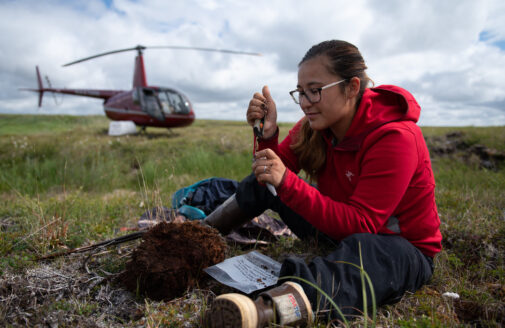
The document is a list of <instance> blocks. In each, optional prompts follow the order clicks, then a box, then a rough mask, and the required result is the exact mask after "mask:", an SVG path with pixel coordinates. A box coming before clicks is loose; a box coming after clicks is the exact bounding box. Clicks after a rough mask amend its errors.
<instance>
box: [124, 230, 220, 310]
mask: <svg viewBox="0 0 505 328" xmlns="http://www.w3.org/2000/svg"><path fill="white" fill-rule="evenodd" d="M142 239H143V240H142V242H141V244H140V245H139V246H138V247H137V248H136V249H135V250H134V251H133V253H132V256H131V259H130V260H129V261H128V262H127V263H126V270H125V271H124V272H123V273H122V274H121V275H120V276H119V280H120V283H122V284H124V285H125V286H126V288H127V289H129V290H130V291H132V292H134V293H140V294H141V295H145V296H148V297H149V298H150V299H152V300H157V301H159V300H171V299H174V298H176V297H180V296H182V295H183V294H184V292H186V291H187V289H188V288H191V287H194V286H196V284H197V283H198V281H199V280H200V279H201V278H202V277H203V276H205V273H204V271H203V269H205V268H206V267H208V266H211V265H214V264H217V263H219V262H222V261H223V260H224V258H225V251H226V243H225V241H224V239H223V238H222V237H221V236H220V235H219V233H218V232H217V230H215V229H212V228H209V227H206V226H203V225H202V224H200V223H198V222H194V221H190V222H183V223H168V222H161V223H159V224H157V225H156V226H154V227H153V228H151V229H150V230H149V231H148V232H146V233H145V234H144V236H143V237H142Z"/></svg>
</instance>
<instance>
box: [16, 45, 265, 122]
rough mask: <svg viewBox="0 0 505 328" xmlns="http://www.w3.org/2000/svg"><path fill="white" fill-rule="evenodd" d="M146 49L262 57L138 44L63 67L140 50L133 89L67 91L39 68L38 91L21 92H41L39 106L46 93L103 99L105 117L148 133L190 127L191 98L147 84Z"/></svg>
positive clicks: (218, 50)
mask: <svg viewBox="0 0 505 328" xmlns="http://www.w3.org/2000/svg"><path fill="white" fill-rule="evenodd" d="M147 48H150V49H151V48H158V49H162V48H164V49H177V50H197V51H210V52H223V53H228V54H238V55H252V56H261V54H259V53H253V52H244V51H234V50H226V49H213V48H200V47H184V46H150V47H145V46H142V45H137V46H136V47H133V48H126V49H119V50H112V51H108V52H104V53H101V54H98V55H94V56H90V57H86V58H83V59H79V60H76V61H73V62H70V63H67V64H65V65H63V66H64V67H66V66H70V65H74V64H77V63H81V62H83V61H87V60H90V59H94V58H97V57H101V56H106V55H111V54H117V53H120V52H126V51H137V56H136V57H135V62H134V73H133V86H132V89H131V90H98V89H66V88H53V87H51V86H50V87H48V88H47V87H44V85H43V83H42V79H41V77H40V71H39V67H38V66H36V67H35V72H36V75H37V83H38V89H27V88H24V89H21V90H27V91H34V92H38V94H39V102H38V105H39V107H41V106H42V97H43V95H44V92H52V93H60V94H68V95H75V96H83V97H92V98H99V99H103V109H104V111H105V115H106V116H107V117H108V118H109V119H111V120H113V121H133V122H134V123H135V125H136V126H140V127H141V129H142V130H144V131H145V129H146V127H148V126H149V127H159V128H173V127H184V126H188V125H190V124H191V123H193V121H194V120H195V112H194V110H193V106H192V104H191V102H190V100H189V98H188V97H187V96H186V95H184V94H183V93H182V92H180V91H177V90H176V89H174V88H168V87H158V86H150V85H148V84H147V78H146V72H145V69H144V58H143V51H144V50H145V49H147Z"/></svg>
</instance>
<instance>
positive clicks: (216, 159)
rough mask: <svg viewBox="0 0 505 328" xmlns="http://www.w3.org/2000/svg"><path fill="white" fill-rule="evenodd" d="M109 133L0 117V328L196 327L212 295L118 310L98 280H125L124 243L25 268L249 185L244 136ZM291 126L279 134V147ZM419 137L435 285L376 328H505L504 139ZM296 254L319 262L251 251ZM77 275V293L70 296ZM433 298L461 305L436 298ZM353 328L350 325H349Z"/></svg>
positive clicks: (80, 123) (80, 124)
mask: <svg viewBox="0 0 505 328" xmlns="http://www.w3.org/2000/svg"><path fill="white" fill-rule="evenodd" d="M108 122H109V121H108V120H107V119H106V118H105V117H101V116H91V117H73V116H45V115H44V116H42V115H41V116H32V115H26V116H25V115H0V228H1V230H0V231H1V235H2V238H1V239H0V274H1V278H0V325H1V326H35V325H37V324H40V325H42V326H44V325H45V326H49V325H51V324H52V323H57V324H58V326H59V327H74V326H84V327H88V326H89V327H95V326H97V325H96V323H97V322H99V323H100V325H101V326H107V327H125V326H127V327H137V326H148V327H158V326H159V327H187V325H185V324H184V322H186V323H189V326H197V325H198V322H199V321H198V320H199V315H200V313H201V312H202V311H203V308H204V307H205V300H206V295H208V294H209V293H212V292H213V291H208V290H202V289H198V290H191V291H188V293H187V294H186V295H185V296H183V297H181V298H180V299H177V300H173V301H170V302H153V301H151V300H149V299H143V298H141V297H139V295H132V296H130V297H129V298H125V299H121V300H118V296H117V295H119V292H115V290H116V289H114V288H118V287H115V286H114V284H111V283H110V281H109V280H108V279H107V277H108V275H113V274H115V273H117V272H119V271H121V270H122V269H123V267H124V263H125V261H126V260H127V254H128V253H127V251H128V247H129V248H130V249H131V248H132V247H134V246H135V243H130V244H129V245H126V246H125V248H124V249H123V250H121V249H120V248H113V249H110V250H107V251H104V254H100V255H96V254H94V256H93V258H92V259H90V258H89V257H87V256H89V254H87V255H86V254H84V255H80V257H79V256H76V257H65V258H58V259H56V260H54V261H50V262H41V261H36V260H35V259H36V258H37V257H39V256H42V255H45V254H48V253H51V252H54V251H61V250H65V249H69V248H73V247H78V246H82V245H86V244H90V243H93V242H97V241H101V240H105V239H109V238H112V237H116V236H118V235H120V234H122V233H123V232H120V228H121V227H134V226H136V222H137V220H138V219H139V217H140V216H141V215H142V214H143V213H144V212H145V211H146V210H147V209H150V208H153V207H155V206H167V207H169V206H170V201H171V195H172V193H173V192H174V191H176V190H178V189H179V188H181V187H184V186H187V185H190V184H192V183H194V182H196V181H199V180H201V179H205V178H209V177H225V178H230V179H236V180H240V179H241V178H242V177H244V176H245V175H247V174H248V173H249V172H250V166H251V151H252V131H251V128H250V127H249V126H248V125H247V124H246V123H245V122H228V121H212V120H197V121H196V122H195V123H194V124H193V125H192V126H190V127H187V128H180V129H173V130H171V131H168V130H165V129H155V128H148V129H147V132H146V133H143V134H137V135H130V136H121V137H110V136H108V135H107V128H108ZM291 125H292V124H281V136H283V135H285V134H286V133H287V131H288V129H289V127H290V126H291ZM423 132H424V133H425V137H426V139H427V141H428V145H429V147H430V151H431V154H432V165H433V169H434V172H435V178H436V182H437V189H436V197H437V206H438V209H439V213H440V218H441V221H442V225H441V230H442V234H443V236H444V250H443V251H442V252H441V253H440V254H439V255H438V256H437V257H436V260H435V265H436V269H435V274H434V277H433V279H432V281H431V282H430V283H429V284H428V285H427V286H425V287H424V288H422V289H421V290H420V291H418V292H417V293H415V294H413V295H406V296H405V297H404V299H403V300H402V301H401V302H400V303H398V304H396V305H393V306H387V307H383V308H381V309H379V310H378V314H377V322H376V324H377V325H378V326H402V327H417V326H423V327H446V326H451V327H456V326H458V327H459V326H484V327H495V326H502V325H505V319H504V318H505V263H504V258H505V164H504V155H503V154H505V127H482V128H481V127H479V128H477V127H451V128H433V127H425V128H423ZM455 132H456V133H455ZM479 145H480V146H479ZM307 249H308V250H309V251H311V252H314V253H317V252H318V249H317V248H314V247H313V245H304V244H303V243H301V242H300V241H292V240H281V241H280V242H278V243H276V244H274V245H270V246H267V247H262V248H260V249H259V250H260V251H262V252H264V253H265V254H267V255H270V256H272V257H274V258H276V257H278V256H280V255H282V254H287V253H294V252H296V251H297V250H304V251H305V252H306V251H307ZM241 251H242V250H240V249H233V251H232V253H233V252H236V253H239V252H241ZM82 263H85V264H86V265H84V266H83V265H81V264H82ZM91 264H93V265H91ZM83 267H84V269H83ZM90 267H93V268H94V269H91V272H92V273H93V275H91V276H89V275H90V272H89V271H90V270H89V269H90ZM41 268H43V270H46V271H43V270H42V269H41ZM41 270H42V271H41ZM34 272H35V273H37V274H34ZM40 272H46V273H47V272H52V273H53V275H52V276H59V277H60V278H61V279H63V277H67V278H69V279H70V277H72V279H71V280H72V281H73V284H72V289H71V291H70V292H67V291H66V289H65V288H63V287H61V286H63V285H61V286H60V285H58V284H57V283H56V282H55V283H54V285H52V286H49V287H48V286H45V287H44V288H42V287H40V288H39V289H36V290H35V291H34V289H33V288H32V289H30V288H31V287H30V286H32V285H30V284H36V283H37V281H39V280H40V279H42V278H43V277H44V276H43V274H41V273H40ZM76 274H79V279H83V281H87V282H86V283H84V282H83V283H82V284H80V285H79V286H80V288H77V287H76V286H77V285H78V284H77V283H75V281H76V280H75V279H76V278H75V276H74V275H76ZM369 274H373V273H369ZM41 277H42V278H41ZM37 279H39V280H37ZM90 279H91V280H90ZM93 279H94V280H93ZM46 281H47V279H46ZM60 282H61V284H63V283H64V282H65V281H63V280H62V281H60ZM67 282H68V281H67ZM95 282H96V284H95ZM32 287H33V286H32ZM67 287H68V286H67ZM58 288H61V290H60V289H58ZM444 292H454V293H458V294H459V296H460V299H459V300H452V299H449V298H445V297H442V294H443V293H444ZM114 293H116V294H114ZM34 295H35V296H34ZM104 295H105V296H104ZM114 295H116V296H114ZM125 295H126V294H125ZM123 297H127V296H123ZM118 304H122V306H118ZM119 308H121V309H123V310H122V312H121V311H120V310H119ZM126 312H128V313H126ZM364 322H365V321H364V319H363V318H358V319H357V320H355V321H353V322H351V323H350V325H354V326H361V325H364ZM367 322H368V324H373V323H372V322H370V321H369V320H368V321H367ZM315 326H317V324H316V325H315ZM319 326H320V327H326V325H324V324H319Z"/></svg>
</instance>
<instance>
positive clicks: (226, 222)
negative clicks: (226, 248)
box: [203, 194, 254, 236]
mask: <svg viewBox="0 0 505 328" xmlns="http://www.w3.org/2000/svg"><path fill="white" fill-rule="evenodd" d="M253 218H254V216H253V215H250V214H249V215H248V214H247V213H244V211H242V209H241V208H240V207H239V206H238V203H237V200H236V199H235V194H233V195H231V196H230V198H228V199H227V200H225V201H224V203H222V204H221V205H219V206H218V207H217V208H216V209H215V210H214V211H213V212H212V213H210V214H209V215H208V216H207V217H206V218H205V219H203V223H204V224H207V225H209V226H211V227H213V228H216V229H217V230H218V231H219V232H220V233H221V234H222V235H224V236H225V235H227V234H229V233H230V232H231V231H232V230H233V229H235V228H238V227H240V226H241V225H243V224H244V223H246V222H248V221H251V220H252V219H253Z"/></svg>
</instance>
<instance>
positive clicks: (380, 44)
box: [0, 0, 505, 126]
mask: <svg viewBox="0 0 505 328" xmlns="http://www.w3.org/2000/svg"><path fill="white" fill-rule="evenodd" d="M328 39H342V40H346V41H349V42H351V43H354V44H355V45H356V46H358V48H359V49H360V50H361V52H362V54H363V56H364V58H365V61H366V63H367V66H368V75H369V76H370V77H371V78H372V79H373V80H374V82H375V84H376V85H380V84H396V85H399V86H402V87H405V88H407V89H408V90H409V91H411V92H412V93H413V94H414V96H415V97H416V98H417V100H418V102H419V103H420V105H421V107H422V111H421V119H420V122H419V123H420V125H424V126H449V125H450V126H462V125H475V126H487V125H505V1H503V0H489V1H474V0H468V1H467V0H444V1H437V0H408V1H405V0H395V1H393V0H374V1H372V0H369V1H366V0H353V1H348V0H345V1H344V0H328V1H322V0H314V1H297V0H292V1H288V0H285V1H277V0H255V1H237V0H229V1H228V0H216V1H214V0H186V1H183V0H181V1H176V0H171V1H165V0H152V1H151V0H149V1H148V0H102V1H100V0H86V1H85V0H82V1H64V0H60V1H57V0H45V1H39V0H33V1H32V0H18V1H12V0H0V42H1V45H2V46H1V48H0V77H1V78H0V113H39V114H56V113H68V114H75V115H88V114H103V109H102V104H101V101H100V100H96V99H91V98H81V97H75V96H61V95H56V96H55V97H53V96H52V95H51V94H47V95H44V101H43V106H42V108H40V109H39V108H38V107H37V94H36V93H30V92H22V91H19V90H18V89H19V88H23V87H28V88H36V86H37V83H36V79H35V65H39V68H40V70H41V73H42V75H43V76H45V75H47V76H48V77H49V80H50V82H51V85H52V86H53V87H66V88H93V89H123V90H128V89H130V87H131V83H132V75H133V60H134V53H133V52H132V53H121V54H118V55H114V56H107V57H101V58H98V59H95V60H92V61H88V62H84V63H81V64H78V65H73V66H69V67H62V65H63V64H65V63H68V62H71V61H74V60H77V59H80V58H83V57H87V56H91V55H94V54H97V53H101V52H105V51H110V50H115V49H122V48H128V47H134V46H136V45H138V44H141V45H144V46H158V45H177V46H195V47H208V48H220V49H233V50H240V51H252V52H260V53H262V54H263V56H261V57H253V56H239V55H228V54H221V53H208V52H195V51H183V50H180V51H175V50H159V49H151V50H149V49H148V50H146V52H145V54H144V55H145V58H144V60H145V65H146V71H147V80H148V83H149V84H150V85H156V86H165V87H174V88H176V89H178V90H181V91H183V92H184V93H185V94H186V95H187V96H188V97H189V98H190V99H191V101H192V102H193V106H194V109H195V112H196V115H197V118H212V119H231V120H245V111H246V108H247V104H248V102H249V99H250V98H251V96H252V95H253V93H254V92H256V91H258V90H260V89H261V87H262V86H263V85H269V86H270V89H271V92H272V94H273V96H274V99H275V100H276V102H277V107H278V111H279V114H278V118H279V120H280V121H285V122H293V121H296V120H298V119H299V118H300V117H301V111H300V109H299V108H298V107H297V105H295V104H294V103H293V102H292V100H291V99H290V98H289V95H288V91H290V90H292V89H294V88H295V86H296V83H297V64H298V62H299V60H300V59H301V58H302V57H303V55H304V54H305V52H306V51H307V50H308V49H309V48H310V46H312V45H313V44H315V43H318V42H320V41H323V40H328ZM44 83H45V85H47V81H46V80H45V78H44Z"/></svg>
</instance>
